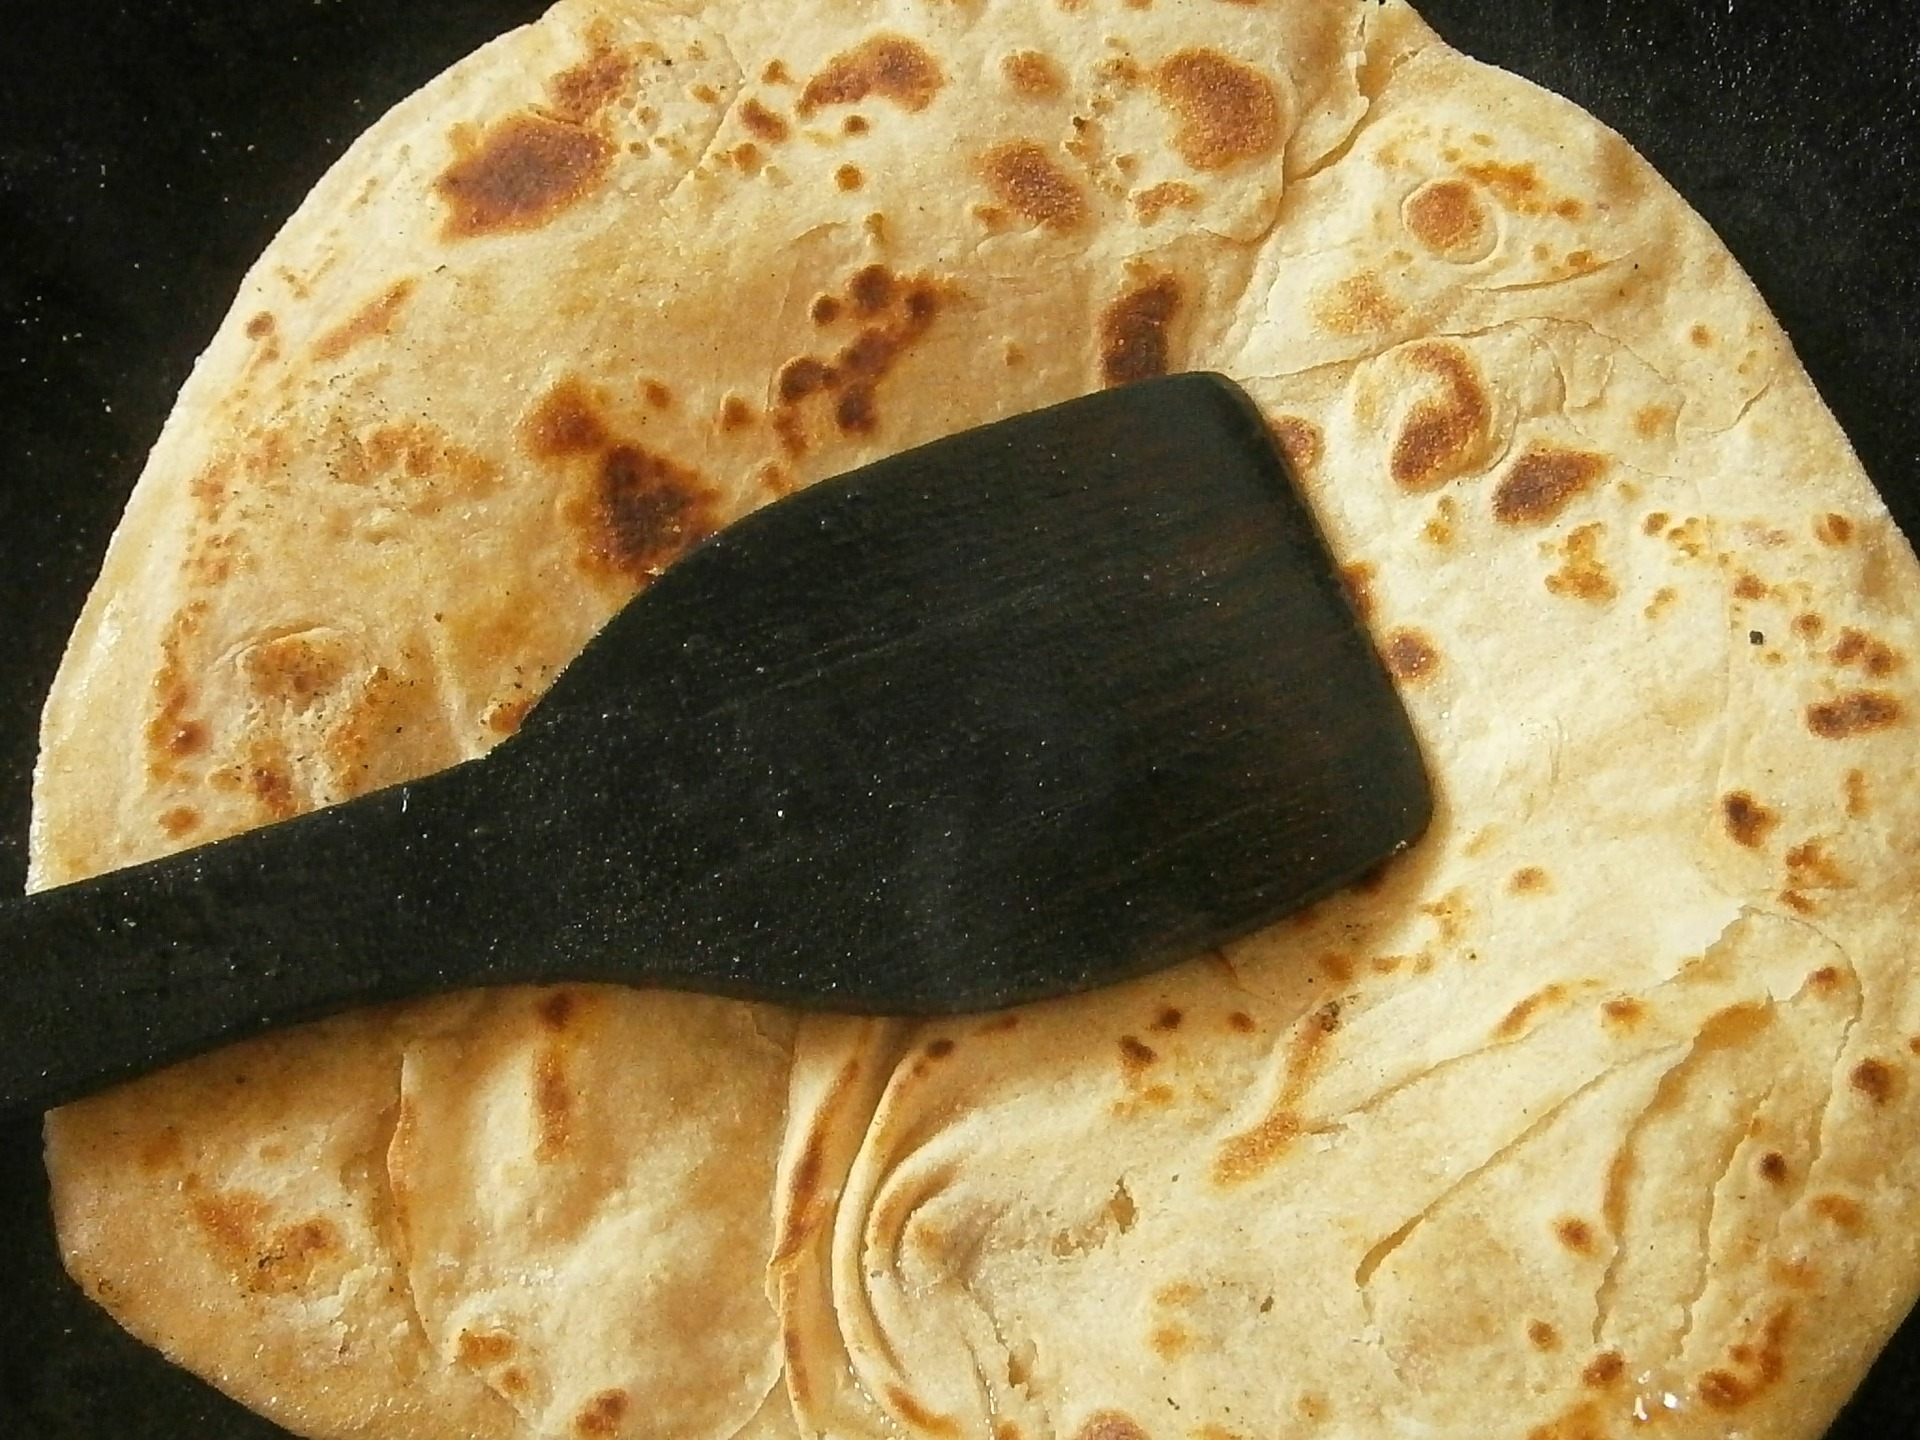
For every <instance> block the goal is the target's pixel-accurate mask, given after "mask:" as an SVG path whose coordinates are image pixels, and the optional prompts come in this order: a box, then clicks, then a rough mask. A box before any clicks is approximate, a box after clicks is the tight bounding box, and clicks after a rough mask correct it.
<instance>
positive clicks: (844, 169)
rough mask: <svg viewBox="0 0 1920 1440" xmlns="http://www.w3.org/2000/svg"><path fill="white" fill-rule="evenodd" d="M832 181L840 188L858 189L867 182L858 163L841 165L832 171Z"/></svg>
mask: <svg viewBox="0 0 1920 1440" xmlns="http://www.w3.org/2000/svg"><path fill="white" fill-rule="evenodd" d="M833 183H834V184H835V185H838V186H839V187H840V188H841V189H842V190H858V189H859V188H860V187H861V186H862V185H864V184H866V183H867V177H866V176H865V175H864V174H862V173H861V170H860V167H859V166H858V165H842V166H841V167H840V168H839V169H837V170H835V171H834V172H833Z"/></svg>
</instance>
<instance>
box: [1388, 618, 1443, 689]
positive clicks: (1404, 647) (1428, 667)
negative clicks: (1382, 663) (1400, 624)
mask: <svg viewBox="0 0 1920 1440" xmlns="http://www.w3.org/2000/svg"><path fill="white" fill-rule="evenodd" d="M1381 654H1382V656H1383V657H1384V658H1385V660H1386V662H1387V669H1388V670H1390V671H1391V672H1393V677H1394V679H1396V680H1400V681H1404V682H1405V683H1407V684H1409V685H1412V684H1417V683H1418V682H1420V681H1422V680H1427V679H1430V678H1431V677H1432V676H1433V675H1434V673H1435V672H1436V671H1438V670H1439V668H1440V651H1439V650H1438V649H1437V648H1436V647H1435V646H1434V643H1433V641H1432V640H1431V639H1430V638H1429V637H1428V636H1426V635H1424V634H1422V633H1421V632H1420V631H1418V630H1414V629H1411V628H1402V629H1399V630H1395V631H1394V632H1393V633H1392V634H1391V635H1389V636H1387V638H1386V642H1385V643H1384V644H1383V645H1382V646H1381Z"/></svg>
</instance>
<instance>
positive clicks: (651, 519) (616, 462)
mask: <svg viewBox="0 0 1920 1440" xmlns="http://www.w3.org/2000/svg"><path fill="white" fill-rule="evenodd" d="M569 518H571V519H572V520H573V521H574V523H575V524H576V525H577V526H579V528H580V530H581V532H582V540H583V548H584V554H585V558H586V561H587V563H588V565H589V568H592V569H597V570H601V571H603V572H606V573H611V574H618V575H624V576H626V577H627V578H629V579H632V580H636V581H642V582H644V581H646V580H649V579H651V578H653V577H654V576H656V575H658V574H660V572H661V571H663V570H665V569H666V568H667V566H669V565H671V564H672V563H673V562H674V561H675V560H677V559H678V558H679V557H680V555H681V554H682V552H684V551H685V550H687V549H688V548H689V547H690V546H692V545H695V544H698V543H699V542H700V541H702V540H704V539H706V538H707V537H708V536H709V535H711V534H713V532H714V531H715V530H717V529H718V528H719V523H720V522H719V506H718V503H717V497H716V494H715V491H714V487H713V486H712V485H711V484H710V483H709V482H708V481H707V480H706V478H705V477H704V476H702V475H700V474H699V473H698V472H696V471H694V470H691V469H689V468H687V467H686V466H683V465H680V464H678V463H676V462H675V461H673V460H670V459H668V458H667V457H666V456H664V455H657V454H655V453H654V452H652V451H650V450H646V449H643V448H642V447H640V446H638V445H615V446H613V447H612V448H611V449H609V450H608V451H606V452H605V454H604V455H602V457H601V460H600V465H599V468H598V473H597V474H596V476H595V479H594V483H593V486H592V488H591V490H590V491H589V492H588V495H587V497H586V499H585V500H584V501H583V502H580V503H577V504H575V505H574V506H572V507H570V512H569Z"/></svg>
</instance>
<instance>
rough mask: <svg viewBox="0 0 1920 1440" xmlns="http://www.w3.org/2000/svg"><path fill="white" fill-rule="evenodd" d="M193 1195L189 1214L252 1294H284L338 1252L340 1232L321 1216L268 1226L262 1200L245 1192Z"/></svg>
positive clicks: (268, 1214) (196, 1192) (305, 1281)
mask: <svg viewBox="0 0 1920 1440" xmlns="http://www.w3.org/2000/svg"><path fill="white" fill-rule="evenodd" d="M189 1188H190V1189H191V1190H192V1191H193V1194H192V1196H191V1199H190V1202H189V1209H190V1211H191V1213H192V1215H193V1218H194V1220H195V1222H196V1223H197V1224H198V1225H199V1226H200V1228H201V1230H202V1231H203V1232H204V1233H205V1235H206V1237H207V1239H208V1241H209V1242H211V1244H212V1247H213V1249H214V1251H215V1253H216V1254H218V1255H219V1256H220V1257H221V1259H222V1260H223V1261H224V1262H225V1263H226V1265H227V1267H228V1269H229V1270H230V1271H231V1272H232V1273H233V1275H234V1278H235V1279H236V1280H238V1281H239V1282H240V1284H241V1285H242V1286H243V1287H245V1288H246V1289H247V1290H249V1291H251V1292H253V1293H254V1294H257V1295H286V1294H289V1293H291V1292H293V1291H296V1290H299V1289H301V1288H303V1287H304V1286H306V1285H307V1284H308V1282H309V1281H310V1280H312V1278H313V1276H314V1274H315V1272H316V1271H317V1270H319V1269H320V1267H321V1266H322V1265H323V1264H325V1263H326V1262H328V1261H329V1260H332V1259H335V1258H336V1257H338V1256H340V1255H341V1254H342V1253H343V1246H342V1243H341V1238H340V1231H339V1228H338V1227H337V1226H335V1225H334V1223H333V1222H332V1221H331V1220H329V1219H327V1218H326V1217H325V1216H320V1215H316V1216H313V1217H312V1218H310V1219H306V1220H300V1221H296V1222H294V1223H293V1224H291V1225H284V1226H279V1227H273V1226H272V1224H271V1221H272V1212H271V1210H270V1208H269V1206H268V1204H267V1202H266V1200H265V1198H264V1197H263V1196H260V1195H258V1194H256V1193H254V1192H253V1191H250V1190H225V1191H204V1190H200V1189H198V1187H197V1186H196V1185H193V1184H192V1182H189Z"/></svg>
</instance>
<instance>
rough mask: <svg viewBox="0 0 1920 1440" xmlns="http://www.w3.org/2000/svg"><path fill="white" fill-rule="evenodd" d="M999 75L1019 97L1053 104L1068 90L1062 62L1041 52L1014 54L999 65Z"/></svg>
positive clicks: (1014, 52)
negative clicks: (1052, 101) (1055, 98)
mask: <svg viewBox="0 0 1920 1440" xmlns="http://www.w3.org/2000/svg"><path fill="white" fill-rule="evenodd" d="M1000 73H1001V74H1002V75H1004V76H1006V78H1007V83H1008V84H1009V85H1011V86H1012V87H1013V88H1014V89H1015V90H1017V91H1018V92H1019V93H1020V94H1022V95H1025V96H1028V97H1030V98H1032V99H1035V100H1051V99H1053V98H1054V97H1055V96H1057V95H1059V94H1060V93H1061V92H1063V91H1064V90H1065V89H1066V88H1067V76H1066V72H1065V71H1064V70H1062V69H1061V68H1060V64H1059V62H1058V61H1056V60H1055V59H1054V58H1053V57H1052V56H1051V55H1043V54H1042V53H1041V52H1040V51H1038V50H1015V51H1013V52H1012V53H1011V54H1009V55H1007V56H1006V57H1005V58H1003V59H1002V60H1001V61H1000Z"/></svg>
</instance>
